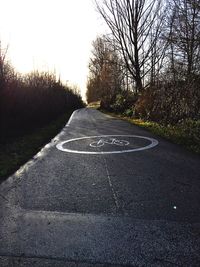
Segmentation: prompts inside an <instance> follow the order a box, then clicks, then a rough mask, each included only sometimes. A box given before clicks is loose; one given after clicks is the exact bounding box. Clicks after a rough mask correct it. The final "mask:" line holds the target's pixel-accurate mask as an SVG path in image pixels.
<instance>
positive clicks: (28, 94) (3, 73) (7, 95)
mask: <svg viewBox="0 0 200 267" xmlns="http://www.w3.org/2000/svg"><path fill="white" fill-rule="evenodd" d="M83 106H84V103H83V101H82V99H81V96H80V95H79V94H78V93H77V92H75V91H73V90H72V89H70V88H69V87H68V86H66V85H63V84H62V83H61V81H60V80H58V79H57V78H56V76H55V74H52V73H49V72H41V73H40V72H38V71H34V72H31V73H30V74H27V75H21V74H19V73H17V72H16V71H15V70H14V69H13V67H12V66H11V64H9V63H8V62H6V61H5V57H4V56H3V55H2V53H1V56H0V128H1V131H0V137H1V141H2V140H5V139H9V137H16V136H20V135H22V134H25V133H27V132H30V131H32V130H34V129H35V128H37V127H41V126H43V125H45V124H47V123H49V122H50V121H52V120H54V119H56V118H58V117H59V116H61V115H62V114H64V113H66V112H70V111H72V110H74V109H77V108H81V107H83Z"/></svg>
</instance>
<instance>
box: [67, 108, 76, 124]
mask: <svg viewBox="0 0 200 267" xmlns="http://www.w3.org/2000/svg"><path fill="white" fill-rule="evenodd" d="M76 112H77V110H75V111H74V112H73V113H72V115H71V117H70V118H69V120H68V123H67V124H66V127H68V126H70V124H71V122H72V119H73V117H74V115H75V113H76Z"/></svg>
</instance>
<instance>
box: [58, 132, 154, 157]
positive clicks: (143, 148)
mask: <svg viewBox="0 0 200 267" xmlns="http://www.w3.org/2000/svg"><path fill="white" fill-rule="evenodd" d="M108 137H123V138H124V137H127V138H139V139H144V140H148V141H150V144H149V145H146V146H143V147H138V148H133V149H126V150H113V151H81V150H74V149H69V148H64V147H63V145H65V144H68V143H72V142H76V141H79V140H85V139H92V138H101V139H102V138H108ZM158 143H159V142H158V141H157V140H156V139H153V138H150V137H146V136H139V135H100V136H98V135H97V136H85V137H78V138H73V139H69V140H66V141H63V142H60V143H59V144H57V146H56V147H57V149H59V150H61V151H63V152H69V153H75V154H89V155H90V154H91V155H103V154H122V153H130V152H136V151H142V150H146V149H150V148H153V147H155V146H157V145H158Z"/></svg>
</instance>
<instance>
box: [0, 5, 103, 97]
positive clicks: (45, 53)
mask: <svg viewBox="0 0 200 267" xmlns="http://www.w3.org/2000/svg"><path fill="white" fill-rule="evenodd" d="M0 7H1V15H0V40H1V41H2V46H3V47H5V46H6V45H7V44H8V45H9V49H8V59H9V60H10V61H11V63H12V65H13V66H14V67H15V68H16V70H17V71H19V72H21V73H26V72H30V71H32V70H34V69H35V70H36V69H38V70H44V71H48V70H50V71H53V70H54V69H55V70H56V73H57V74H60V75H61V79H62V81H64V82H66V81H68V83H72V84H77V85H78V86H79V87H80V89H81V92H82V94H84V92H85V86H86V79H87V74H88V61H89V57H90V51H91V48H92V46H91V43H92V41H93V40H94V39H95V38H96V36H97V35H99V34H102V33H105V29H106V26H105V24H104V22H103V20H102V19H101V18H100V15H99V14H98V13H97V12H96V10H95V6H94V3H93V0H0Z"/></svg>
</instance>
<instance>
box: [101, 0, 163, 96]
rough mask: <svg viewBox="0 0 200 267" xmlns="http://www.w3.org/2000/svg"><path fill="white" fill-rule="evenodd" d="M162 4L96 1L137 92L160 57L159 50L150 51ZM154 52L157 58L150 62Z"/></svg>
mask: <svg viewBox="0 0 200 267" xmlns="http://www.w3.org/2000/svg"><path fill="white" fill-rule="evenodd" d="M161 4H162V0H151V1H150V0H132V1H130V0H103V1H102V3H100V1H98V0H96V5H97V9H98V11H99V12H100V14H101V15H102V17H103V18H104V20H105V22H106V23H107V25H108V26H109V28H110V30H111V32H112V34H113V36H114V38H115V41H116V43H117V45H118V49H119V50H120V51H121V54H122V55H123V58H124V61H125V63H126V67H127V69H128V71H129V72H130V74H131V75H132V77H133V79H134V81H135V86H136V91H140V90H141V89H142V88H143V86H144V82H145V77H146V75H147V74H148V73H149V72H151V70H152V67H153V66H155V65H156V64H157V62H158V60H159V58H158V57H157V56H158V55H161V53H160V51H158V50H162V49H163V47H161V46H160V47H157V49H156V51H155V50H154V51H153V48H154V47H155V45H156V43H157V41H158V38H159V36H160V35H161V26H162V23H163V17H162V15H161V17H159V20H158V14H160V13H161V12H160V10H161V7H162V6H161ZM153 28H154V30H153V31H152V29H153ZM151 33H152V35H151V39H150V38H149V37H150V34H151ZM155 53H156V54H157V56H156V57H154V61H152V60H151V58H152V54H153V55H155ZM152 65H153V66H152Z"/></svg>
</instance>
